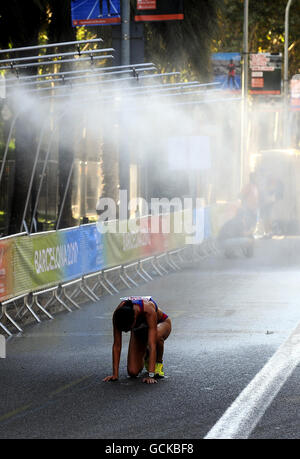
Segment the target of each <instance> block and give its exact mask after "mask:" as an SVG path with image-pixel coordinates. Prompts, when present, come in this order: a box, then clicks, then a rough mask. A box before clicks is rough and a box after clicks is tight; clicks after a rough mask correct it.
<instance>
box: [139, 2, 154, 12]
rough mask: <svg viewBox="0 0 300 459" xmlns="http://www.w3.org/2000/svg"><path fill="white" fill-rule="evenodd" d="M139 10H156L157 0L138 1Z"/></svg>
mask: <svg viewBox="0 0 300 459" xmlns="http://www.w3.org/2000/svg"><path fill="white" fill-rule="evenodd" d="M137 9H138V10H156V0H137Z"/></svg>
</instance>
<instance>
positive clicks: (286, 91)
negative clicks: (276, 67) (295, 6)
mask: <svg viewBox="0 0 300 459" xmlns="http://www.w3.org/2000/svg"><path fill="white" fill-rule="evenodd" d="M292 2H293V0H288V3H287V5H286V9H285V27H284V30H285V33H284V78H283V90H284V102H283V103H284V145H283V146H284V147H285V148H286V147H287V141H288V97H289V16H290V8H291V4H292Z"/></svg>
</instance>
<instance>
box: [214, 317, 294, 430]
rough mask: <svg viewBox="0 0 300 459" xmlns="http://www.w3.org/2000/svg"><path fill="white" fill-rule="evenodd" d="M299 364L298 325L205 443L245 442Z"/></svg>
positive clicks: (216, 425) (221, 419) (218, 423)
mask: <svg viewBox="0 0 300 459" xmlns="http://www.w3.org/2000/svg"><path fill="white" fill-rule="evenodd" d="M299 362H300V324H298V325H297V327H296V329H295V330H294V331H293V332H292V334H291V335H290V336H289V338H288V339H287V340H286V341H285V342H284V343H283V344H282V345H281V346H280V347H279V348H278V350H277V351H276V352H275V354H274V355H273V356H272V357H271V359H270V360H269V361H268V362H267V364H266V365H265V366H264V367H263V369H262V370H261V371H260V372H259V373H257V375H256V376H255V377H254V378H253V379H252V381H251V382H250V383H249V385H248V386H247V387H246V388H245V389H244V390H243V391H242V392H241V394H240V395H239V396H238V398H237V399H236V400H235V401H234V402H233V403H232V405H231V406H230V407H229V408H228V409H227V411H225V413H224V415H223V416H222V417H221V418H220V419H219V421H218V422H217V423H216V424H215V425H214V427H213V428H212V429H211V430H210V431H209V432H208V434H207V435H206V436H205V439H238V438H244V439H245V438H248V437H249V435H250V434H251V432H252V431H253V429H254V428H255V427H256V425H257V424H258V422H259V420H260V419H261V417H262V416H263V415H264V413H265V411H266V410H267V408H268V407H269V405H270V404H271V403H272V401H273V400H274V398H275V397H276V395H277V394H278V392H279V390H280V389H281V387H282V386H283V385H284V383H285V382H286V381H287V380H288V378H289V377H290V375H291V374H292V372H293V370H294V369H295V368H296V366H297V365H298V364H299Z"/></svg>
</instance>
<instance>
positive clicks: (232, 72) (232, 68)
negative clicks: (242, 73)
mask: <svg viewBox="0 0 300 459" xmlns="http://www.w3.org/2000/svg"><path fill="white" fill-rule="evenodd" d="M230 82H232V88H235V89H238V85H237V83H236V81H235V63H234V61H233V59H230V62H229V65H228V77H227V86H228V88H230Z"/></svg>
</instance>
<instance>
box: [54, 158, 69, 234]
mask: <svg viewBox="0 0 300 459" xmlns="http://www.w3.org/2000/svg"><path fill="white" fill-rule="evenodd" d="M73 168H74V160H73V162H72V165H71V168H70V171H69V175H68V179H67V183H66V187H65V192H64V196H63V200H62V203H61V205H60V211H59V215H58V219H57V222H56V226H55V229H56V230H58V229H59V225H60V220H61V217H62V213H63V210H64V207H65V202H66V199H67V194H68V191H69V186H70V182H71V177H72V173H73Z"/></svg>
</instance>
